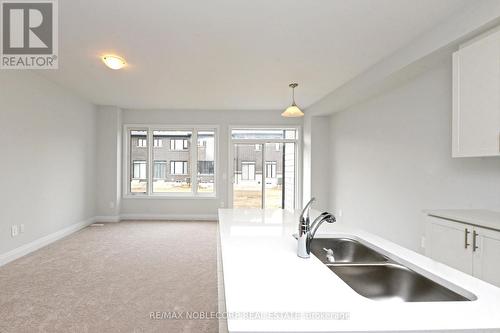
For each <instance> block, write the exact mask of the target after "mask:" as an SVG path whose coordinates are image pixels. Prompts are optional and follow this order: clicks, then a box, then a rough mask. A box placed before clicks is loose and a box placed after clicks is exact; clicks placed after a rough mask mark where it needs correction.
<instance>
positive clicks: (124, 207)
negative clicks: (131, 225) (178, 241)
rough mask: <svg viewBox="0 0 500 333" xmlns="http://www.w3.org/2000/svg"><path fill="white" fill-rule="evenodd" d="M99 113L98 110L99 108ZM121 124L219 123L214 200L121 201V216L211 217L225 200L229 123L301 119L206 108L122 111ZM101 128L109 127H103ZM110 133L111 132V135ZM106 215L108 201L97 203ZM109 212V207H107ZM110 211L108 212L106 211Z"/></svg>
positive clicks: (290, 122)
mask: <svg viewBox="0 0 500 333" xmlns="http://www.w3.org/2000/svg"><path fill="white" fill-rule="evenodd" d="M99 112H102V110H100V111H99ZM122 119H123V120H122V123H123V124H166V125H168V124H173V125H179V124H180V125H183V124H189V125H191V124H193V125H196V124H200V125H218V126H219V129H220V131H219V156H218V158H219V159H218V163H217V165H218V166H217V168H218V173H217V198H215V199H210V198H208V199H177V198H176V199H172V198H171V199H166V198H153V199H151V198H148V199H145V198H124V199H123V200H122V202H121V210H120V213H121V215H122V217H125V218H133V217H134V216H138V217H144V216H150V217H153V218H154V217H171V218H183V217H196V216H198V217H199V218H215V217H216V216H217V209H218V208H219V207H222V206H223V205H226V206H227V202H228V197H227V195H228V194H227V193H228V185H227V184H228V182H229V181H230V177H229V175H228V149H229V147H228V144H229V143H228V135H229V134H228V126H229V125H266V126H286V125H301V124H302V119H286V118H283V117H281V112H280V111H209V110H198V111H189V110H180V111H172V110H123V117H122ZM101 130H105V131H109V130H111V129H109V128H107V127H105V126H103V127H102V128H101ZM111 136H113V135H111ZM98 206H99V207H102V208H103V211H102V212H100V214H99V215H106V214H105V211H106V207H109V200H108V199H106V202H103V203H102V202H100V203H98ZM108 211H109V209H108ZM109 214H112V213H109Z"/></svg>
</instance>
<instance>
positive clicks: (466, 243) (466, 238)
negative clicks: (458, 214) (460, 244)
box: [465, 228, 470, 248]
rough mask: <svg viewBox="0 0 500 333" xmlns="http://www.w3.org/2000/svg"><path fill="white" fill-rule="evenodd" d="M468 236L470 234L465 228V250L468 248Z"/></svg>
mask: <svg viewBox="0 0 500 333" xmlns="http://www.w3.org/2000/svg"><path fill="white" fill-rule="evenodd" d="M469 234H470V231H469V229H467V228H465V248H468V247H469V245H470V244H469Z"/></svg>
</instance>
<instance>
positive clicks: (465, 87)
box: [452, 31, 500, 157]
mask: <svg viewBox="0 0 500 333" xmlns="http://www.w3.org/2000/svg"><path fill="white" fill-rule="evenodd" d="M452 130H453V143H452V146H453V147H452V149H453V157H472V156H500V31H497V32H494V33H490V34H487V35H485V36H483V37H480V38H478V39H477V40H474V41H472V42H471V43H470V44H468V45H466V46H463V47H461V48H460V49H459V50H458V51H457V52H455V53H454V54H453V128H452Z"/></svg>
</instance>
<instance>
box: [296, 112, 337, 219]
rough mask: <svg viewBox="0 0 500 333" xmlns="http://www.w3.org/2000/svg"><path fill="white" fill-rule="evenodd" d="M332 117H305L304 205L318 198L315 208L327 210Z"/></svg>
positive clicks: (329, 192)
mask: <svg viewBox="0 0 500 333" xmlns="http://www.w3.org/2000/svg"><path fill="white" fill-rule="evenodd" d="M329 122H330V118H329V117H328V116H311V115H309V114H307V113H306V116H305V117H304V141H303V154H304V161H303V193H302V194H303V195H302V198H303V199H302V200H303V203H304V205H305V204H306V203H307V202H308V201H309V200H310V199H311V198H312V197H314V198H316V201H315V202H314V204H313V208H315V209H318V210H327V209H328V206H329V200H330V196H331V189H330V173H329V170H330V165H329V164H330V141H329V140H328V138H329V135H330V134H329V133H330V126H329V125H330V123H329Z"/></svg>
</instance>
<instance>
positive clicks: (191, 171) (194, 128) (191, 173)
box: [122, 124, 220, 199]
mask: <svg viewBox="0 0 500 333" xmlns="http://www.w3.org/2000/svg"><path fill="white" fill-rule="evenodd" d="M134 130H137V131H146V132H147V137H146V138H147V139H146V140H147V147H146V148H147V149H148V154H147V156H148V157H147V162H146V165H147V167H146V179H147V192H146V193H132V192H131V190H130V180H131V178H130V176H131V172H132V171H133V170H131V166H132V163H131V162H132V161H131V160H130V143H131V142H130V131H134ZM155 130H174V131H178V130H185V131H191V133H192V136H191V139H190V140H191V145H189V143H187V146H188V148H187V149H189V148H191V149H190V151H189V154H190V158H189V161H187V162H188V163H187V164H188V173H187V175H186V176H188V177H190V178H191V191H190V192H186V193H155V192H153V181H154V154H153V150H154V148H158V147H154V146H153V145H154V139H153V131H155ZM199 131H213V132H214V135H215V139H214V140H215V143H214V150H215V151H214V175H213V177H214V187H213V188H214V191H213V192H212V193H206V192H198V174H197V172H198V149H197V142H198V132H199ZM219 133H220V130H219V126H218V125H178V124H176V125H166V124H160V125H151V124H144V125H143V124H125V125H123V138H122V139H123V140H122V145H123V147H122V151H123V152H124V153H123V161H122V168H123V177H122V178H123V180H122V184H123V185H122V189H123V190H122V192H123V193H122V196H123V198H127V199H130V198H140V199H176V198H177V199H185V198H190V199H218V179H219V177H218V175H219ZM183 146H184V145H183ZM163 148H165V145H163ZM185 150H186V149H184V151H185ZM167 164H168V165H167V173H168V172H169V170H170V169H169V167H170V163H168V162H167ZM150 175H151V176H150Z"/></svg>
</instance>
